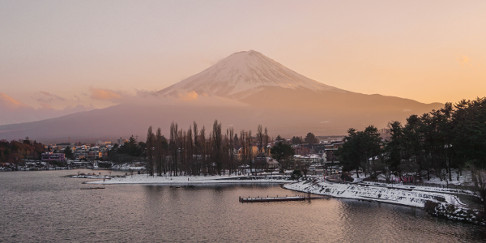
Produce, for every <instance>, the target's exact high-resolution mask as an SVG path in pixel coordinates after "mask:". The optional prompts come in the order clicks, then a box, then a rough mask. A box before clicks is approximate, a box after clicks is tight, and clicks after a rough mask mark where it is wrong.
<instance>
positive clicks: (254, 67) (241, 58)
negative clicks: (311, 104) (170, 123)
mask: <svg viewBox="0 0 486 243" xmlns="http://www.w3.org/2000/svg"><path fill="white" fill-rule="evenodd" d="M265 87H280V88H288V89H298V88H303V89H309V90H314V91H315V90H339V89H337V88H334V87H332V86H328V85H325V84H322V83H320V82H317V81H314V80H312V79H309V78H307V77H305V76H303V75H300V74H298V73H296V72H294V71H292V70H290V69H289V68H287V67H285V66H283V65H282V64H280V63H278V62H276V61H274V60H272V59H271V58H268V57H266V56H264V55H263V54H261V53H259V52H257V51H253V50H250V51H241V52H237V53H234V54H232V55H230V56H228V57H226V58H224V59H223V60H221V61H219V62H217V63H216V64H214V65H213V66H211V67H209V68H207V69H206V70H204V71H202V72H200V73H198V74H196V75H193V76H191V77H189V78H187V79H185V80H182V81H180V82H178V83H176V84H174V85H172V86H170V87H167V88H165V89H163V90H161V91H159V94H161V95H178V94H184V93H197V94H198V95H207V96H225V97H230V96H238V97H241V96H246V95H248V94H251V93H253V92H256V91H259V90H260V89H262V88H265Z"/></svg>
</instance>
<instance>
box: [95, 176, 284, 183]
mask: <svg viewBox="0 0 486 243" xmlns="http://www.w3.org/2000/svg"><path fill="white" fill-rule="evenodd" d="M289 182H291V181H289V180H286V179H272V178H271V177H269V178H258V179H249V178H248V177H247V176H149V175H146V174H141V175H138V174H137V175H128V176H126V177H114V178H112V179H110V180H99V181H88V182H86V184H104V185H114V184H150V185H161V186H198V185H200V186H213V185H239V184H245V185H248V184H285V183H289Z"/></svg>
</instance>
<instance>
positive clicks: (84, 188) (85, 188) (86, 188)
mask: <svg viewBox="0 0 486 243" xmlns="http://www.w3.org/2000/svg"><path fill="white" fill-rule="evenodd" d="M80 189H81V190H99V189H105V188H104V187H99V186H98V187H81V188H80Z"/></svg>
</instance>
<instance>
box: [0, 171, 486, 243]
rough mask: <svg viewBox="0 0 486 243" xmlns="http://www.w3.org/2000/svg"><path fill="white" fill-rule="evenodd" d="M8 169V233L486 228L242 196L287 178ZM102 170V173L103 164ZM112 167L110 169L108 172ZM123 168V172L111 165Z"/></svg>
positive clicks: (292, 235)
mask: <svg viewBox="0 0 486 243" xmlns="http://www.w3.org/2000/svg"><path fill="white" fill-rule="evenodd" d="M78 171H79V172H85V173H87V172H93V171H91V170H71V171H38V172H3V173H0V185H1V186H0V195H1V198H0V202H1V203H0V205H1V207H0V242H38V241H43V242H45V241H47V242H62V241H83V242H93V241H110V242H196V241H197V242H297V241H299V242H343V241H344V242H404V241H407V242H419V241H420V242H480V241H484V239H486V228H485V227H484V226H476V225H471V224H466V223H460V222H454V221H448V220H443V219H438V218H435V217H432V216H429V215H428V214H426V213H425V212H424V211H423V210H421V209H418V208H410V207H405V206H397V205H389V204H382V203H381V204H380V203H376V202H362V201H355V200H343V199H333V198H330V199H320V200H312V201H310V202H309V201H305V202H304V201H297V202H270V203H240V202H239V201H238V197H239V196H267V195H268V196H276V195H279V196H285V195H295V194H296V193H295V192H292V191H288V190H285V189H282V188H280V187H279V186H221V187H182V188H172V187H168V186H156V185H108V186H106V188H105V189H102V190H80V188H82V187H88V185H83V184H81V183H82V182H84V181H88V179H75V178H67V177H64V176H66V175H69V174H76V173H77V172H78ZM96 173H98V172H96ZM101 173H102V174H108V173H109V172H108V171H101ZM113 173H116V172H113Z"/></svg>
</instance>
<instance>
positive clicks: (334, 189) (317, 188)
mask: <svg viewBox="0 0 486 243" xmlns="http://www.w3.org/2000/svg"><path fill="white" fill-rule="evenodd" d="M283 187H284V188H286V189H289V190H294V191H299V192H305V193H312V194H317V195H325V196H331V197H335V198H347V199H358V200H367V201H377V202H384V203H391V204H399V205H404V206H411V207H419V208H423V207H424V206H425V202H426V201H432V202H437V203H447V204H453V205H456V206H457V207H464V206H466V205H465V204H464V203H462V202H461V201H460V200H459V198H458V197H457V196H455V195H451V194H450V193H453V192H448V191H440V190H433V191H432V189H431V188H429V187H424V188H422V187H420V186H415V187H413V188H410V187H408V188H407V187H404V186H397V185H392V184H390V185H372V184H341V183H332V182H328V181H322V180H316V179H314V180H308V181H300V182H296V183H292V184H285V185H284V186H283ZM438 189H440V188H438ZM464 194H469V193H464Z"/></svg>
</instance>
